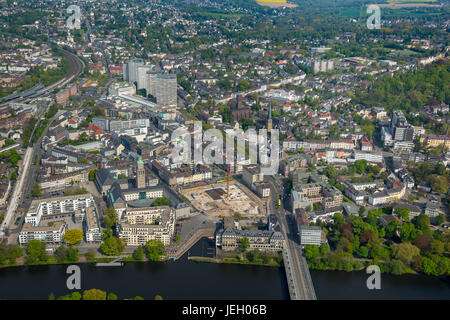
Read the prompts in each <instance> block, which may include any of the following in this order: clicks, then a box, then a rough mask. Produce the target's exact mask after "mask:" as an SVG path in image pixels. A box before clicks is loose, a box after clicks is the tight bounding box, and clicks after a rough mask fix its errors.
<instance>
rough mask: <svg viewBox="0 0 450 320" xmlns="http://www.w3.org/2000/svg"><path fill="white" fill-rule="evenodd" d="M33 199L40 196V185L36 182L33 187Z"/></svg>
mask: <svg viewBox="0 0 450 320" xmlns="http://www.w3.org/2000/svg"><path fill="white" fill-rule="evenodd" d="M32 194H33V197H40V196H41V194H42V189H41V184H40V183H39V182H36V183H35V184H34V185H33V193H32Z"/></svg>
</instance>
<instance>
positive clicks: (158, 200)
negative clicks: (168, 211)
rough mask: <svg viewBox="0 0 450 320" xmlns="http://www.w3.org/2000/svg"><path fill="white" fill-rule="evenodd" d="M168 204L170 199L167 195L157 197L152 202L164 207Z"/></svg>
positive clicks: (153, 205) (156, 205)
mask: <svg viewBox="0 0 450 320" xmlns="http://www.w3.org/2000/svg"><path fill="white" fill-rule="evenodd" d="M168 205H169V199H167V198H166V197H161V198H156V199H155V201H153V202H152V207H162V206H168Z"/></svg>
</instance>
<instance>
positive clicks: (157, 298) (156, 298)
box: [154, 294, 163, 300]
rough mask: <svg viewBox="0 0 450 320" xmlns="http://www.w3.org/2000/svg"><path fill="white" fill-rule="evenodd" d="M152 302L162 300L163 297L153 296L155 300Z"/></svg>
mask: <svg viewBox="0 0 450 320" xmlns="http://www.w3.org/2000/svg"><path fill="white" fill-rule="evenodd" d="M154 300H163V297H161V296H160V295H159V294H157V295H156V296H155V299H154Z"/></svg>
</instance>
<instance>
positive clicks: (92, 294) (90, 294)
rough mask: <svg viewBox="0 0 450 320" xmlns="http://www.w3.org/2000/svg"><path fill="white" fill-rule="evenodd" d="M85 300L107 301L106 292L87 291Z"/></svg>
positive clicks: (84, 294) (84, 295) (97, 290)
mask: <svg viewBox="0 0 450 320" xmlns="http://www.w3.org/2000/svg"><path fill="white" fill-rule="evenodd" d="M83 300H106V292H105V291H102V290H99V289H90V290H85V291H84V292H83Z"/></svg>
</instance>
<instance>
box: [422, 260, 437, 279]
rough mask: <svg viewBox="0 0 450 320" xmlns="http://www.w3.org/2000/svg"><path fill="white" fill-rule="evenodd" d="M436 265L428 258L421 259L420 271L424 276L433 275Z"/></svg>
mask: <svg viewBox="0 0 450 320" xmlns="http://www.w3.org/2000/svg"><path fill="white" fill-rule="evenodd" d="M436 268H437V264H436V263H435V262H434V261H433V260H431V259H430V258H423V264H422V271H423V273H425V274H426V275H434V274H435V273H436Z"/></svg>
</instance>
